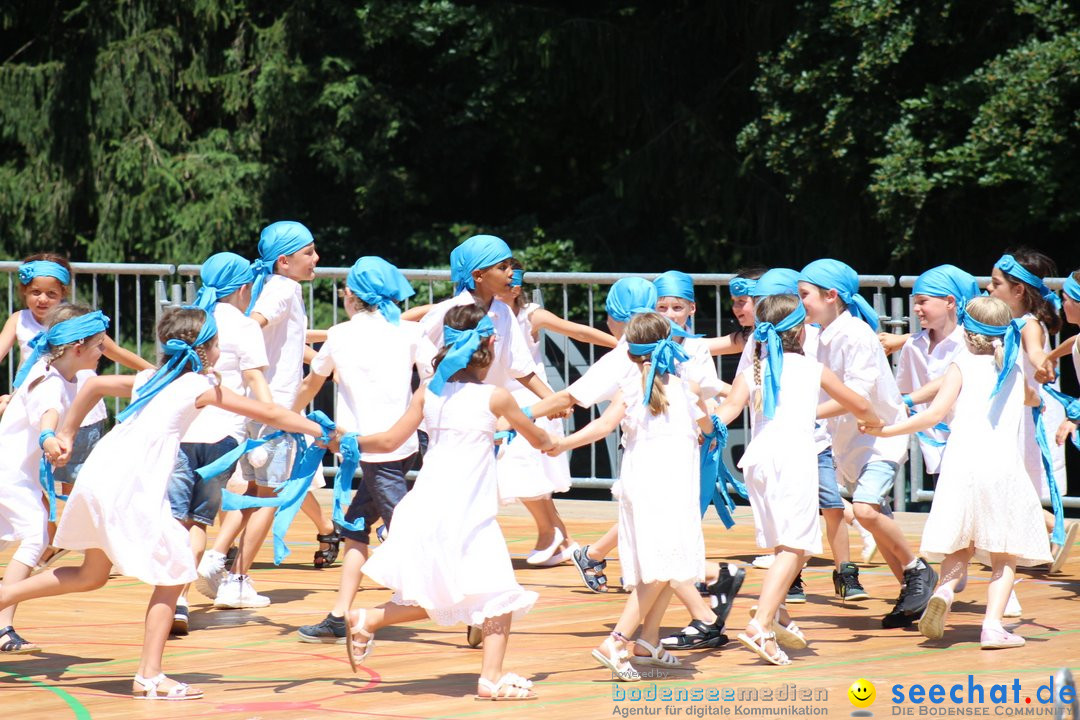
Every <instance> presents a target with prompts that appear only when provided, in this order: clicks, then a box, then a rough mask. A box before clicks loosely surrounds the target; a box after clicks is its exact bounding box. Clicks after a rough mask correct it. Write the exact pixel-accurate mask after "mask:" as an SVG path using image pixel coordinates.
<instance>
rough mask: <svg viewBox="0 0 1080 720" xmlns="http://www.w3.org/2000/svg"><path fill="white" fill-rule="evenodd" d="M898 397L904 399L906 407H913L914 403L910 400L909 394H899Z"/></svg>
mask: <svg viewBox="0 0 1080 720" xmlns="http://www.w3.org/2000/svg"><path fill="white" fill-rule="evenodd" d="M900 399H901V400H903V401H904V404H905V405H907V406H908V408H910V409H912V410H914V409H915V403H914V402H912V400H911V396H910V395H901V396H900Z"/></svg>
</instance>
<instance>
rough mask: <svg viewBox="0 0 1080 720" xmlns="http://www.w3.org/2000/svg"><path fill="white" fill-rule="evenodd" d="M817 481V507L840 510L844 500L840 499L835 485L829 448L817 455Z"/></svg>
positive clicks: (838, 488)
mask: <svg viewBox="0 0 1080 720" xmlns="http://www.w3.org/2000/svg"><path fill="white" fill-rule="evenodd" d="M817 480H818V495H817V496H818V507H819V508H821V509H822V510H842V509H843V508H844V498H842V497H840V486H839V485H837V484H836V464H835V463H834V462H833V456H832V448H831V447H827V448H825V449H824V450H822V451H821V452H819V453H818V456H817Z"/></svg>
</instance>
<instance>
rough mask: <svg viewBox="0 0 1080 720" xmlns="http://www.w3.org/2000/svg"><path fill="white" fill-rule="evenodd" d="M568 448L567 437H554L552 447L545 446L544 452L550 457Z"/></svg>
mask: <svg viewBox="0 0 1080 720" xmlns="http://www.w3.org/2000/svg"><path fill="white" fill-rule="evenodd" d="M568 449H569V448H568V447H567V444H566V438H552V443H551V447H549V448H544V454H545V455H548V456H550V457H558V456H559V455H561V454H563V453H564V452H566V451H567V450H568Z"/></svg>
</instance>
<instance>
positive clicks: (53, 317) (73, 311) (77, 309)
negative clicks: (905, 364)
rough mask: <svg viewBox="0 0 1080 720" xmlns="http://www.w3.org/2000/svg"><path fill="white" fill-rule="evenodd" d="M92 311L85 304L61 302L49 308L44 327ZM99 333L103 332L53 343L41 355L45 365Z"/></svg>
mask: <svg viewBox="0 0 1080 720" xmlns="http://www.w3.org/2000/svg"><path fill="white" fill-rule="evenodd" d="M92 312H93V310H92V309H90V308H89V307H87V306H86V305H81V304H78V303H61V304H60V305H57V306H56V307H54V308H53V309H52V310H50V311H49V314H48V315H46V316H45V327H47V328H50V327H52V326H53V325H56V324H57V323H62V322H64V321H65V320H71V319H72V318H77V317H80V316H82V315H89V314H90V313H92ZM101 334H103V333H95V334H94V335H90V336H88V337H84V338H83V339H82V340H76V341H75V342H69V343H65V344H63V345H53V346H52V347H50V348H49V351H48V352H47V353H44V354H43V355H42V356H41V357H42V359H43V360H44V361H45V364H46V365H51V364H52V363H54V362H56V361H57V360H59V359H60V358H61V357H62V356H63V355H64V353H66V352H67V351H68V348H73V347H75V346H76V345H82V344H84V343H88V342H89V341H90V340H92V339H93V338H96V337H97V336H98V335H101Z"/></svg>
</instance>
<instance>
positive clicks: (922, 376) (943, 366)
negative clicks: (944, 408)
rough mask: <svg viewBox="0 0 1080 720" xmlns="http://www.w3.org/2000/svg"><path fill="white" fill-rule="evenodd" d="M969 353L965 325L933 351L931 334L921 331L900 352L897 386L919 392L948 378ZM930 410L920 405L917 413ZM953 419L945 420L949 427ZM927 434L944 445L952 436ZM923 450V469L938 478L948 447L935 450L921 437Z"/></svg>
mask: <svg viewBox="0 0 1080 720" xmlns="http://www.w3.org/2000/svg"><path fill="white" fill-rule="evenodd" d="M966 350H967V342H966V341H965V340H964V328H963V326H962V325H959V324H958V325H957V326H956V327H955V328H953V331H952V332H951V333H949V334H948V335H947V336H946V337H944V338H942V340H941V342H939V343H938V344H937V345H935V346H934V347H933V349H931V348H930V331H929V330H921V331H919V332H917V333H915V334H914V335H912V336H911V337H910V338H908V339H907V342H905V343H904V347H902V348H900V359H899V360H898V361H897V364H896V386H897V387H898V388H899V389H900V392H902V393H911V392H914V391H915V390H918V389H919V388H921V387H922V386H923V385H925V384H926V383H928V382H930V381H931V380H936V379H937V378H939V377H941V376H942V375H944V374H945V371H946V370H948V369H949V365H952V363H953V360H955V359H956V356H957V355H959V354H960V353H962V352H965V351H966ZM927 407H929V404H928V403H922V404H920V405H916V406H915V407H914V410H915V411H916V412H922V411H923V410H925V409H926V408H927ZM951 418H952V413H951V412H950V413H949V415H948V416H946V418H945V423H946V424H948V422H949V420H950V419H951ZM925 433H926V434H927V435H928V436H930V437H931V438H933V439H934V440H937V441H939V442H943V441H944V440H945V439H946V438H947V437H948V435H947V434H946V433H944V432H942V431H941V430H934V429H930V430H926V431H925ZM919 447H920V448H921V449H922V455H923V467H924V468H925V469H926V472H928V473H930V474H931V475H934V474H937V472H938V469H939V468H940V467H941V456H942V455H943V454H944V452H945V448H944V447H935V446H934V445H931V444H929V443H927V442H925V441H924V440H923V439H922V438H921V437H920V438H919Z"/></svg>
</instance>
